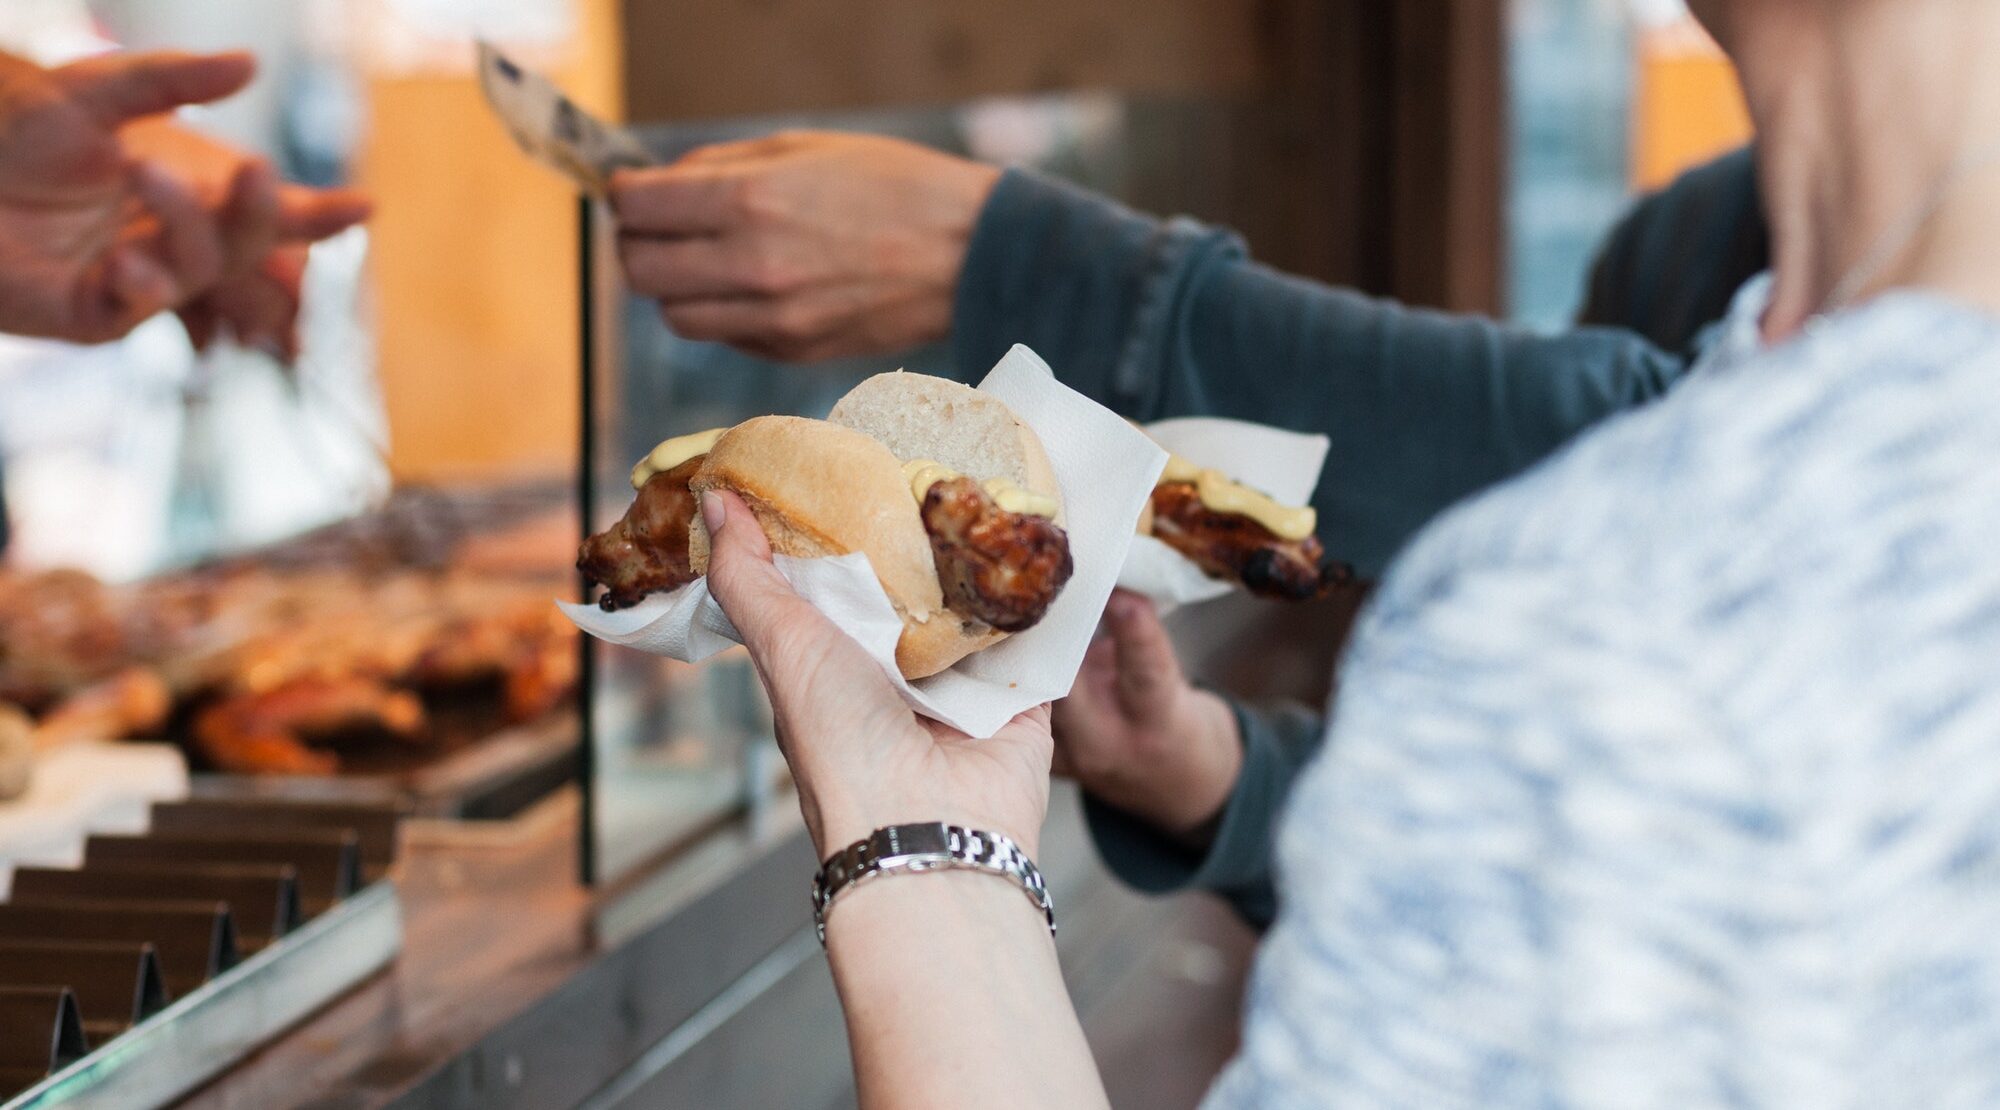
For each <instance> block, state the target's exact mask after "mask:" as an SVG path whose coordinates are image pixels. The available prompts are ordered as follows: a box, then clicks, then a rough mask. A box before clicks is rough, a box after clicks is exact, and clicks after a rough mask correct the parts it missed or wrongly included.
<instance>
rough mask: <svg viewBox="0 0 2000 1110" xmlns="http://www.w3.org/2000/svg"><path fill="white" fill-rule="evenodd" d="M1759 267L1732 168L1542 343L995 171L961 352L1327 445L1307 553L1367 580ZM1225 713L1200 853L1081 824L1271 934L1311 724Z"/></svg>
mask: <svg viewBox="0 0 2000 1110" xmlns="http://www.w3.org/2000/svg"><path fill="white" fill-rule="evenodd" d="M1767 254H1768V245H1767V238H1766V232H1765V227H1764V222H1763V219H1762V217H1761V215H1760V212H1759V208H1758V203H1757V195H1756V183H1755V175H1754V172H1753V169H1752V164H1751V159H1750V156H1749V153H1748V152H1747V151H1739V152H1737V153H1734V154H1731V155H1729V156H1727V157H1724V158H1722V159H1720V160H1718V161H1716V162H1714V163H1711V164H1709V165H1707V166H1704V167H1701V168H1699V169H1696V170H1693V171H1690V172H1689V173H1688V174H1686V175H1684V176H1683V177H1682V178H1680V179H1679V180H1678V181H1676V182H1675V183H1674V184H1673V185H1671V186H1670V187H1668V188H1667V189H1666V190H1664V191H1663V192H1661V193H1658V194H1656V195H1654V196H1652V197H1650V198H1648V199H1646V200H1644V201H1642V202H1641V203H1640V204H1639V205H1638V206H1637V207H1636V208H1635V209H1634V210H1633V212H1632V213H1631V214H1630V215H1629V216H1627V217H1626V219H1625V221H1624V222H1623V223H1622V224H1621V225H1620V226H1619V227H1618V229H1617V230H1615V231H1614V232H1613V233H1612V235H1611V237H1610V239H1609V241H1608V243H1607V245H1606V247H1605V250H1604V252H1603V254H1602V256H1601V257H1600V259H1599V260H1598V263H1597V266H1596V268H1595V272H1594V273H1593V275H1592V277H1591V281H1590V287H1589V296H1588V300H1587V303H1586V307H1585V310H1584V313H1583V321H1584V322H1583V323H1582V324H1580V325H1579V326H1578V327H1576V328H1575V329H1573V330H1571V331H1568V332H1565V333H1562V334H1559V335H1539V334H1535V333H1532V332H1528V331H1524V330H1521V329H1518V328H1511V327H1508V326H1506V325H1503V324H1499V323H1495V322H1494V321H1492V320H1488V319H1485V318H1482V317H1474V316H1460V315H1451V314H1446V313H1440V312H1432V311H1426V310H1422V309H1413V308H1408V307H1405V306H1402V305H1398V304H1395V303H1393V302H1389V301H1384V300H1378V299H1374V298H1370V297H1366V296H1363V295H1361V294H1358V293H1355V292H1352V291H1349V290H1344V289H1336V288H1332V287H1329V286H1325V285H1320V284H1316V283H1313V282H1310V281H1305V280H1302V279H1299V278H1295V277H1288V276H1286V275H1284V274H1280V273H1278V272H1276V271H1273V270H1271V269H1269V268H1267V267H1264V266H1260V265H1258V264H1257V263H1255V262H1253V261H1251V260H1250V258H1249V257H1248V255H1247V253H1246V251H1245V249H1244V246H1243V243H1242V241H1241V240H1240V239H1238V238H1237V237H1236V236H1234V235H1232V234H1231V233H1229V232H1227V231H1224V230H1220V229H1216V228H1211V227H1207V226H1204V225H1202V224H1199V223H1196V222H1194V221H1192V220H1188V219H1184V218H1182V219H1173V220H1167V221H1160V220H1156V219H1153V218H1151V217H1148V216H1144V215H1141V214H1139V213H1136V212H1133V211H1131V210H1129V209H1126V208H1124V207H1122V206H1120V205H1118V204H1115V203H1113V202H1111V201H1108V200H1106V199H1104V198H1102V197H1098V196H1095V195H1093V194H1090V193H1087V192H1084V191H1082V190H1079V189H1075V188H1073V187H1070V186H1067V185H1064V184H1061V183H1058V182H1054V181H1050V180H1048V179H1045V178H1042V177H1038V176H1035V175H1033V174H1029V173H1025V172H1021V171H1009V172H1008V173H1007V174H1006V175H1004V176H1003V177H1002V178H1001V180H1000V183H999V185H998V186H997V187H996V188H995V190H994V192H993V196H992V198H991V199H990V200H989V201H988V202H987V205H986V209H985V211H984V212H983V213H982V215H981V217H980V221H979V225H978V227H977V228H976V229H975V231H974V234H973V239H972V244H971V248H970V251H969V252H968V254H967V257H966V263H965V271H964V274H963V276H962V277H961V279H960V282H959V288H958V302H957V306H956V317H955V326H954V332H953V346H954V350H955V354H956V357H957V361H958V363H959V365H960V367H961V369H966V368H979V367H986V366H990V365H992V364H993V363H994V362H995V361H997V360H998V359H999V357H1000V356H1001V355H1002V354H1003V353H1005V351H1006V350H1007V348H1008V347H1009V346H1011V345H1012V344H1014V343H1017V342H1019V343H1026V344H1027V345H1029V346H1030V347H1033V348H1034V349H1035V350H1036V351H1037V352H1038V353H1040V354H1041V355H1042V357H1043V358H1045V359H1047V360H1048V362H1049V364H1050V365H1051V366H1053V367H1054V368H1055V369H1056V372H1057V374H1058V375H1060V376H1061V377H1062V379H1063V380H1064V381H1065V382H1067V383H1069V384H1070V385H1071V386H1073V387H1074V388H1076V389H1078V390H1079V391H1081V392H1083V393H1085V394H1087V395H1089V396H1091V397H1093V398H1095V399H1096V400H1098V401H1100V402H1102V403H1104V404H1106V405H1108V406H1110V407H1111V408H1113V409H1115V410H1117V411H1119V412H1121V413H1123V414H1125V415H1127V416H1130V417H1132V418H1134V419H1137V420H1142V421H1151V420H1158V419H1163V418H1166V417H1171V416H1188V415H1204V416H1226V417H1233V418H1236V419H1241V420H1251V421H1256V422H1259V423H1264V424H1273V425H1277V426H1280V427H1286V428H1292V429H1295V430H1298V431H1303V432H1316V433H1320V434H1324V435H1326V436H1327V437H1329V439H1330V440H1331V441H1332V449H1331V451H1330V453H1329V454H1328V456H1327V462H1326V470H1325V472H1324V476H1323V477H1322V479H1321V482H1320V487H1319V489H1318V491H1317V492H1316V493H1315V494H1314V496H1313V505H1314V507H1315V508H1316V509H1317V510H1318V512H1319V521H1320V536H1321V539H1322V540H1323V541H1324V542H1325V543H1326V545H1327V548H1328V550H1329V551H1330V552H1332V553H1333V554H1334V555H1335V556H1336V557H1338V558H1342V559H1345V560H1348V561H1350V562H1353V563H1354V564H1356V566H1357V567H1358V568H1360V569H1361V570H1362V571H1363V572H1364V573H1369V574H1374V573H1379V572H1380V571H1381V569H1382V568H1383V567H1384V566H1385V565H1386V564H1387V563H1388V561H1389V560H1390V558H1391V557H1392V556H1393V555H1394V554H1395V553H1396V551H1397V550H1398V549H1399V548H1400V547H1401V546H1402V544H1403V543H1404V542H1405V541H1406V540H1408V539H1409V538H1410V537H1411V536H1412V535H1413V534H1414V533H1415V532H1416V531H1417V529H1419V528H1420V527H1422V526H1423V525H1424V524H1425V523H1426V522H1428V521H1429V520H1430V519H1431V518H1432V517H1434V516H1436V515H1437V514H1438V513H1439V512H1440V511H1442V510H1443V509H1445V508H1446V507H1448V506H1449V505H1451V504H1452V503H1454V502H1456V501H1458V500H1459V499H1461V498H1463V497H1465V496H1467V495H1469V494H1471V493H1474V492H1476V491H1478V490H1481V489H1484V488H1486V487H1488V486H1490V485H1493V484H1494V483H1496V482H1499V481H1502V480H1503V479H1506V478H1509V477H1512V476H1513V475H1515V474H1518V473H1520V472H1521V471H1523V470H1525V469H1527V468H1528V467H1530V466H1532V465H1533V464H1535V463H1536V462H1539V461H1540V460H1542V459H1544V458H1546V457H1547V456H1548V455H1549V454H1550V453H1551V452H1553V451H1555V450H1556V449H1557V448H1558V447H1561V446H1562V445H1563V444H1564V443H1566V442H1568V441H1569V440H1570V439H1571V438H1572V437H1574V436H1575V435H1576V434H1577V433H1579V432H1581V431H1583V430H1584V429H1586V428H1588V427H1590V426H1591V425H1592V424H1595V423H1596V422H1597V421H1599V420H1601V419H1603V418H1604V417H1606V416H1610V415H1612V414H1614V413H1618V412H1621V411H1624V410H1626V409H1630V408H1633V407H1636V406H1638V405H1642V404H1644V403H1646V402H1647V401H1650V400H1652V399H1654V398H1656V397H1659V396H1661V395H1662V394H1664V393H1665V392H1666V391H1667V390H1668V389H1670V388H1671V387H1672V386H1673V385H1674V383H1675V382H1676V381H1677V380H1678V379H1679V378H1680V376H1681V375H1682V374H1683V373H1684V372H1685V371H1686V370H1687V368H1688V366H1689V364H1690V362H1691V360H1692V357H1693V354H1694V352H1695V350H1696V348H1697V344H1698V341H1699V339H1700V337H1701V333H1702V332H1703V330H1704V329H1705V328H1706V327H1707V326H1708V325H1709V324H1711V323H1712V322H1714V321H1717V320H1719V319H1720V318H1721V317H1722V315H1723V313H1724V312H1725V310H1726V309H1727V307H1728V304H1729V300H1730V298H1731V296H1732V295H1733V294H1734V293H1735V291H1736V289H1737V288H1738V287H1740V286H1741V285H1742V284H1743V282H1745V281H1746V280H1748V279H1749V278H1750V277H1751V276H1753V275H1754V274H1756V273H1757V272H1758V271H1760V270H1762V269H1763V268H1764V267H1765V262H1766V256H1767ZM1237 715H1238V722H1239V724H1240V726H1241V728H1242V733H1243V742H1244V767H1243V772H1242V774H1241V775H1240V776H1239V778H1238V781H1237V784H1236V788H1235V791H1234V793H1233V794H1232V795H1231V797H1230V799H1229V801H1228V803H1226V805H1225V807H1224V809H1223V812H1222V814H1221V816H1220V819H1219V824H1218V828H1217V833H1216V836H1215V839H1214V841H1213V843H1212V844H1211V845H1210V847H1209V848H1208V850H1207V851H1206V852H1205V853H1197V852H1191V851H1188V850H1186V849H1184V848H1182V847H1180V846H1178V845H1176V844H1175V843H1174V842H1172V841H1170V840H1168V839H1167V838H1165V837H1162V836H1160V835H1158V834H1157V833H1155V832H1154V831H1153V830H1152V829H1151V828H1150V827H1148V826H1146V825H1145V824H1143V823H1142V822H1139V821H1137V820H1135V819H1133V818H1130V817H1128V816H1126V815H1124V814H1122V813H1120V812H1118V811H1116V810H1114V809H1111V808H1110V807H1108V806H1105V805H1103V804H1101V803H1097V802H1095V801H1092V800H1087V801H1086V808H1087V811H1088V814H1089V817H1090V822H1091V827H1092V830H1093V833H1094V835H1095V837H1096V840H1097V843H1098V846H1099V849H1100V851H1101V852H1102V853H1103V854H1104V857H1105V860H1106V863H1107V864H1108V865H1109V866H1110V867H1111V868H1112V870H1113V871H1115V872H1116V873H1117V874H1118V875H1119V876H1120V877H1121V878H1123V879H1124V880H1126V881H1127V882H1129V883H1131V884H1132V885H1134V886H1136V887H1138V888H1140V889H1143V890H1149V891H1160V892H1164V891H1169V890H1177V889H1182V888H1185V887H1190V886H1192V887H1198V888H1203V889H1209V890H1214V891H1216V892H1218V893H1220V894H1222V895H1224V896H1225V897H1227V898H1228V899H1229V900H1230V901H1231V903H1232V904H1233V905H1234V906H1235V907H1236V908H1237V910H1238V911H1239V912H1240V913H1242V914H1243V916H1244V917H1245V918H1247V919H1248V920H1250V921H1252V922H1253V923H1255V924H1258V925H1263V924H1266V923H1268V922H1269V921H1270V919H1271V917H1272V915H1273V913H1274V912H1275V902H1274V899H1273V894H1272V885H1271V838H1272V830H1273V828H1274V827H1275V824H1276V820H1277V815H1278V810H1279V808H1280V807H1281V806H1282V804H1283V802H1284V800H1285V798H1286V796H1287V794H1288V792H1289V788H1290V785H1291V782H1292V780H1293V778H1294V777H1295V776H1296V774H1297V772H1298V771H1299V769H1300V768H1302V767H1303V766H1304V765H1305V763H1306V761H1307V760H1308V759H1309V758H1310V757H1311V756H1312V754H1313V753H1314V752H1315V751H1316V750H1317V749H1318V746H1319V743H1320V738H1321V735H1322V733H1323V731H1324V729H1323V722H1322V721H1321V719H1320V718H1319V717H1318V715H1317V714H1314V713H1311V712H1309V711H1306V710H1303V709H1296V708H1288V707H1255V706H1241V705H1239V706H1237Z"/></svg>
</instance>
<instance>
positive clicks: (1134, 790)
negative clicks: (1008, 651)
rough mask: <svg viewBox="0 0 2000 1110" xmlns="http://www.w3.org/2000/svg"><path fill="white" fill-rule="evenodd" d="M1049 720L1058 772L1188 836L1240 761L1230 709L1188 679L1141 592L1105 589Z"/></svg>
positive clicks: (1203, 823) (1191, 838)
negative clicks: (1093, 626)
mask: <svg viewBox="0 0 2000 1110" xmlns="http://www.w3.org/2000/svg"><path fill="white" fill-rule="evenodd" d="M1054 725H1055V738H1056V752H1055V772H1056V773H1057V774H1059V775H1065V776H1067V777H1069V778H1073V779H1075V780H1076V781H1077V783H1078V784H1080V785H1081V786H1082V787H1083V788H1084V789H1085V790H1088V791H1090V792H1091V793H1092V794H1094V795H1096V796H1097V798H1098V799H1099V800H1101V801H1104V802H1106V803H1108V804H1110V805H1112V806H1115V807H1117V808H1119V809H1121V810H1124V811H1125V812H1126V813H1129V814H1131V815H1132V816H1134V817H1137V818H1139V819H1141V820H1143V821H1145V822H1147V823H1148V824H1151V825H1153V826H1154V827H1156V828H1158V829H1159V830H1160V831H1161V832H1164V833H1166V834H1168V835H1170V836H1173V837H1176V838H1179V839H1181V840H1184V841H1188V842H1195V841H1199V840H1201V839H1202V838H1203V834H1204V833H1205V832H1206V831H1207V826H1208V825H1209V824H1210V822H1212V821H1213V820H1214V818H1215V815H1216V814H1217V813H1219V812H1221V810H1222V807H1223V805H1224V804H1225V803H1226V802H1228V800H1229V795H1230V791H1231V790H1232V789H1234V787H1235V785H1236V777H1237V775H1238V774H1239V773H1241V771H1242V769H1243V739H1242V736H1241V735H1240V734H1239V733H1238V730H1237V725H1236V715H1235V714H1234V713H1233V712H1231V711H1230V708H1229V704H1228V703H1227V702H1225V701H1223V700H1222V699H1221V698H1220V697H1218V696H1216V695H1215V694H1213V693H1211V692H1209V691H1207V690H1200V689H1196V688H1195V687H1194V685H1193V684H1191V683H1190V682H1188V680H1187V675H1185V674H1184V673H1182V671H1181V665H1180V660H1179V659H1178V658H1176V657H1175V655H1174V644H1173V640H1172V639H1171V638H1169V637H1168V635H1167V630H1166V627H1165V626H1164V625H1162V624H1161V623H1160V618H1159V616H1158V614H1156V613H1155V612H1154V611H1153V605H1152V603H1151V602H1149V601H1147V600H1146V599H1145V598H1143V597H1140V596H1139V595H1137V594H1132V593H1126V592H1124V591H1119V592H1118V593H1114V594H1112V595H1111V603H1110V604H1109V605H1107V606H1106V607H1105V610H1104V621H1103V627H1102V629H1101V630H1100V632H1099V634H1098V637H1097V639H1096V640H1094V641H1092V642H1091V645H1090V652H1089V654H1087V655H1085V656H1084V659H1083V669H1082V671H1080V672H1079V673H1078V674H1077V676H1076V687H1075V689H1073V690H1071V691H1070V695H1069V697H1067V698H1065V699H1063V700H1062V701H1059V702H1057V703H1056V704H1055V706H1054Z"/></svg>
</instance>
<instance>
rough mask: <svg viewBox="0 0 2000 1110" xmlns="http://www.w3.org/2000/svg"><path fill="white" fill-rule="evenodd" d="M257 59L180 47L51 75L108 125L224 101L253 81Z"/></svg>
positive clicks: (99, 60) (108, 58) (108, 57)
mask: <svg viewBox="0 0 2000 1110" xmlns="http://www.w3.org/2000/svg"><path fill="white" fill-rule="evenodd" d="M256 72H257V60H256V59H255V58H254V57H252V56H251V55H250V54H249V53H248V52H247V51H241V50H235V51H230V52H228V53H226V54H184V53H181V52H180V51H175V50H154V51H146V52H143V53H118V54H105V55H102V56H100V57H96V58H87V59H85V60H83V61H80V62H75V63H72V64H70V65H66V66H63V67H62V68H60V69H57V70H54V71H53V72H52V73H51V76H52V77H54V79H55V80H56V82H57V83H58V84H59V85H61V86H62V87H63V88H64V89H65V90H66V91H67V92H68V93H69V95H70V96H71V97H72V98H73V99H74V100H75V101H76V102H77V103H78V104H80V105H81V106H82V107H83V108H84V109H85V110H86V111H88V112H89V113H90V114H91V115H93V116H96V117H97V118H98V120H100V121H101V122H103V123H104V125H105V126H107V127H116V126H118V125H119V124H121V123H125V122H126V121H128V120H134V119H138V118H140V117H142V116H153V115H158V114H160V113H161V112H171V111H173V110H174V109H175V108H178V107H180V106H181V105H183V104H205V103H207V102H209V101H211V100H220V99H222V98H223V97H225V96H228V95H229V94H231V93H233V92H236V91H237V90H238V89H241V88H242V87H243V86H245V85H247V84H249V83H250V78H251V76H252V75H253V74H255V73H256Z"/></svg>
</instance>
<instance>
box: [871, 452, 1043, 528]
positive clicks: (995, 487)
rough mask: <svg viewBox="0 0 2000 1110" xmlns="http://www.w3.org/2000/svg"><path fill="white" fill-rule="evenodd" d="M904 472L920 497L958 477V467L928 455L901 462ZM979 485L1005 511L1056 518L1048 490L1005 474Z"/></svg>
mask: <svg viewBox="0 0 2000 1110" xmlns="http://www.w3.org/2000/svg"><path fill="white" fill-rule="evenodd" d="M903 476H904V477H905V478H908V479H909V481H910V493H911V494H912V495H913V496H915V497H916V499H917V500H918V501H922V500H923V499H924V495H925V494H927V493H929V492H930V491H931V487H932V486H934V485H936V484H938V483H939V482H946V481H950V480H951V479H953V478H956V477H958V471H956V470H953V469H952V468H950V467H948V466H946V465H944V464H943V463H938V462H932V461H931V460H929V459H911V460H910V461H909V462H906V463H904V464H903ZM980 485H981V486H983V487H984V488H985V490H986V495H987V496H988V497H991V498H992V499H993V503H994V504H995V505H998V506H1000V508H1001V509H1003V510H1005V511H1007V512H1010V513H1020V514H1021V515H1023V516H1039V517H1044V518H1046V519H1049V520H1054V519H1055V515H1056V499H1055V498H1053V497H1050V496H1049V495H1047V494H1044V493H1036V492H1035V491H1033V490H1030V489H1023V488H1022V487H1021V486H1018V485H1016V484H1014V483H1013V482H1010V481H1008V480H1007V479H1005V478H988V479H987V480H986V481H984V482H981V483H980Z"/></svg>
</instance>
